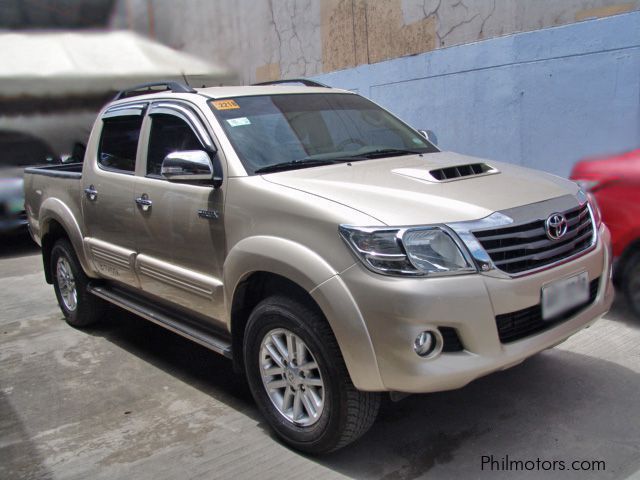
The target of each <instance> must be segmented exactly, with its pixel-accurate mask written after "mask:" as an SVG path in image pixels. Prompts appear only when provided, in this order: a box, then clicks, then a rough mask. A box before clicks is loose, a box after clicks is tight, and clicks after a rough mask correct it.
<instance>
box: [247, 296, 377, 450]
mask: <svg viewBox="0 0 640 480" xmlns="http://www.w3.org/2000/svg"><path fill="white" fill-rule="evenodd" d="M244 363H245V369H246V374H247V378H248V381H249V387H250V389H251V393H252V394H253V397H254V399H255V401H256V403H257V404H258V408H259V409H260V411H261V413H262V414H263V415H264V416H265V418H266V419H267V422H268V423H269V424H270V425H271V427H272V428H273V429H274V430H275V432H276V433H277V434H278V436H280V437H281V438H282V439H283V440H284V441H285V442H286V443H288V444H289V445H291V446H292V447H294V448H296V449H298V450H302V451H304V452H308V453H315V454H321V453H328V452H332V451H335V450H338V449H340V448H342V447H344V446H346V445H348V444H349V443H351V442H353V441H354V440H356V439H358V438H359V437H360V436H362V435H363V434H364V433H365V432H366V431H367V430H369V428H370V427H371V425H372V424H373V422H374V421H375V419H376V416H377V414H378V409H379V407H380V394H379V393H372V392H361V391H359V390H357V389H356V388H355V386H354V385H353V383H352V382H351V378H350V377H349V373H348V371H347V368H346V366H345V364H344V360H343V358H342V354H341V353H340V349H339V347H338V344H337V342H336V339H335V337H334V336H333V332H332V331H331V329H330V328H329V325H328V324H327V322H326V320H325V319H324V317H323V316H322V314H321V313H320V312H319V311H318V310H317V308H314V307H313V306H311V305H309V304H308V303H307V302H305V301H300V300H294V299H291V298H288V297H285V296H281V295H276V296H272V297H269V298H267V299H265V300H263V301H262V302H260V303H259V304H258V305H257V306H256V308H255V309H254V310H253V312H252V313H251V315H250V317H249V321H248V323H247V328H246V330H245V336H244Z"/></svg>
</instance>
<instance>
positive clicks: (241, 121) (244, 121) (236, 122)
mask: <svg viewBox="0 0 640 480" xmlns="http://www.w3.org/2000/svg"><path fill="white" fill-rule="evenodd" d="M227 123H228V124H229V125H231V126H232V127H240V126H242V125H251V122H250V121H249V119H248V118H247V117H240V118H229V119H227Z"/></svg>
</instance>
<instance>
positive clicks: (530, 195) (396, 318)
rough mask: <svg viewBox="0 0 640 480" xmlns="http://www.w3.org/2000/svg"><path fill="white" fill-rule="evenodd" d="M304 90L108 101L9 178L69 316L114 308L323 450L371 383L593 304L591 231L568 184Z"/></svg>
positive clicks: (450, 372)
mask: <svg viewBox="0 0 640 480" xmlns="http://www.w3.org/2000/svg"><path fill="white" fill-rule="evenodd" d="M302 83H303V85H292V84H290V83H289V84H287V83H282V84H279V85H273V84H272V85H260V86H244V87H215V88H202V89H192V88H191V87H188V86H186V85H183V84H179V83H173V82H167V83H163V84H161V85H160V89H158V88H155V87H156V85H152V86H149V85H145V86H141V87H139V88H133V89H131V90H126V91H123V92H121V93H120V94H118V96H117V97H116V99H115V100H114V101H113V102H111V103H110V104H109V105H107V106H106V107H105V108H104V109H103V110H102V111H101V112H100V114H99V116H98V118H97V120H96V123H95V126H94V128H93V131H92V132H91V137H90V139H89V143H88V145H87V150H86V156H85V159H84V162H83V164H77V165H63V166H59V167H44V168H32V169H28V170H27V171H26V175H25V195H26V211H27V216H28V220H29V228H30V231H31V233H32V235H33V237H34V239H35V240H36V241H37V242H38V243H39V244H40V245H41V246H42V255H43V260H44V272H45V276H46V279H47V281H48V282H49V283H52V284H53V286H54V288H55V292H56V295H57V298H58V302H59V304H60V308H61V309H62V312H63V313H64V316H65V317H66V319H67V321H68V323H69V324H71V325H72V326H74V327H84V326H87V325H89V324H91V323H93V322H96V321H98V320H99V319H100V318H101V317H103V315H104V314H105V312H106V311H107V310H106V309H105V308H104V307H105V305H106V304H107V303H111V304H115V305H117V306H119V307H122V308H124V309H126V310H129V311H131V312H134V313H136V314H138V315H140V316H141V317H144V318H146V319H148V320H150V321H152V322H155V323H157V324H159V325H161V326H163V327H165V328H168V329H169V330H172V331H173V332H175V333H177V334H180V335H183V336H185V337H187V338H189V339H192V340H193V341H195V342H197V343H199V344H202V345H204V346H206V347H208V348H210V349H211V350H214V351H216V352H218V353H220V354H222V355H225V356H226V357H229V358H230V359H231V362H230V367H231V365H233V366H234V367H235V368H236V369H237V370H238V371H243V372H245V373H246V375H247V378H248V381H249V385H250V388H251V391H252V394H253V396H254V398H255V400H256V403H257V405H258V407H259V409H260V410H261V412H262V413H263V414H264V416H265V418H266V419H267V421H268V422H269V424H270V425H271V426H272V427H273V429H274V430H275V431H276V432H277V434H278V435H280V436H281V437H282V438H283V439H284V440H285V441H286V442H287V443H288V444H290V445H292V446H293V447H295V448H297V449H300V450H303V451H307V452H313V453H326V452H330V451H333V450H336V449H338V448H341V447H343V446H345V445H347V444H348V443H350V442H352V441H353V440H355V439H357V438H358V437H359V436H361V435H362V434H363V433H364V432H366V431H367V429H368V428H369V427H370V426H371V424H372V423H373V422H374V420H375V417H376V414H377V412H378V408H379V405H380V398H381V394H382V392H390V393H391V395H392V397H393V398H398V397H400V396H401V395H403V394H406V393H419V392H435V391H441V390H448V389H455V388H459V387H462V386H464V385H466V384H467V383H469V382H471V381H473V380H474V379H476V378H478V377H481V376H483V375H487V374H489V373H491V372H495V371H497V370H502V369H505V368H508V367H511V366H513V365H516V364H518V363H520V362H522V361H523V360H524V359H526V358H527V357H530V356H531V355H534V354H536V353H538V352H540V351H542V350H544V349H547V348H550V347H553V346H555V345H557V344H558V343H560V342H562V341H563V340H565V339H566V338H567V337H569V336H570V335H572V334H574V333H576V332H578V331H579V330H581V329H583V328H584V327H586V326H588V325H590V324H591V323H593V322H594V321H595V320H596V319H598V318H599V317H601V316H602V315H603V314H604V313H605V312H607V310H608V309H609V307H610V305H611V302H612V298H613V289H612V286H611V281H610V277H611V252H610V247H609V233H608V230H607V228H606V227H605V225H604V224H602V222H601V220H600V215H599V212H598V208H597V206H596V205H595V203H594V201H593V200H592V199H591V198H589V197H588V196H587V194H585V193H584V192H583V191H582V190H580V188H579V187H578V186H577V185H576V184H575V183H573V182H570V181H568V180H564V179H562V178H559V177H555V176H553V175H549V174H546V173H542V172H537V171H533V170H529V169H526V168H522V167H519V166H515V165H511V164H504V163H498V162H493V161H489V160H482V159H477V158H471V157H468V156H463V155H459V154H455V153H451V152H443V151H440V150H439V149H438V148H437V147H436V146H435V145H434V144H433V143H431V142H430V141H429V140H428V138H427V137H428V135H426V134H424V132H419V131H417V130H414V129H413V128H411V127H409V126H408V125H406V124H405V123H403V122H402V121H401V120H399V119H398V118H396V117H395V116H393V115H392V114H390V113H389V112H387V111H386V110H384V109H383V108H381V107H379V106H378V105H376V104H374V103H373V102H371V101H369V100H367V99H365V98H363V97H361V96H359V95H357V94H354V93H352V92H348V91H343V90H338V89H333V88H328V87H326V86H323V85H321V84H316V83H314V82H311V81H308V80H304V81H303V82H302ZM154 88H155V89H154ZM150 89H151V90H150ZM111 311H113V310H111Z"/></svg>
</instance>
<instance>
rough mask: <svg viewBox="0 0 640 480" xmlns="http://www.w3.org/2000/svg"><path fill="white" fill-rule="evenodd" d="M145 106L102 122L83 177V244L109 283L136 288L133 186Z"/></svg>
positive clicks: (122, 109) (119, 110) (116, 111)
mask: <svg viewBox="0 0 640 480" xmlns="http://www.w3.org/2000/svg"><path fill="white" fill-rule="evenodd" d="M145 110H146V104H145V103H139V104H132V105H127V106H117V107H114V108H112V109H110V110H107V111H106V112H105V113H104V114H103V116H102V118H101V122H102V128H101V133H100V137H99V138H98V139H95V140H93V141H96V142H97V148H93V149H92V150H94V151H96V158H95V159H87V162H88V163H87V165H86V166H85V169H84V171H83V175H82V189H83V200H82V210H83V218H84V221H85V226H86V229H87V238H85V244H86V246H87V248H88V254H89V256H90V258H91V260H92V261H93V264H94V266H95V268H96V270H97V271H98V272H99V273H100V274H101V275H102V276H103V277H105V278H109V279H112V280H116V281H118V282H121V283H123V284H125V285H131V286H138V282H137V277H136V274H135V269H134V262H135V237H134V235H133V230H134V213H135V209H136V204H135V201H134V200H135V197H134V186H135V170H136V164H137V159H138V155H139V143H140V142H139V139H140V132H141V127H142V122H143V118H144V113H145Z"/></svg>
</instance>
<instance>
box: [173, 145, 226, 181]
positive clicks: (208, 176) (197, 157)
mask: <svg viewBox="0 0 640 480" xmlns="http://www.w3.org/2000/svg"><path fill="white" fill-rule="evenodd" d="M160 173H161V174H162V176H163V177H164V178H166V179H167V180H169V181H170V182H202V181H213V186H214V187H215V188H218V187H220V186H221V185H222V178H221V177H218V176H215V175H214V172H213V165H212V163H211V158H210V157H209V154H208V153H207V152H205V151H204V150H183V151H178V152H172V153H170V154H169V155H167V156H166V157H164V160H162V167H161V169H160Z"/></svg>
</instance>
